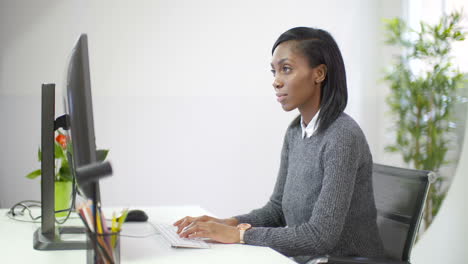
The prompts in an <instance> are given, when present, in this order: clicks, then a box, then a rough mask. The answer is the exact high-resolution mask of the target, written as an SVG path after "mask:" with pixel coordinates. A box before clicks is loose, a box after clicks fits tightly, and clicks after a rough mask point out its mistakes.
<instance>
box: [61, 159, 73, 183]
mask: <svg viewBox="0 0 468 264" xmlns="http://www.w3.org/2000/svg"><path fill="white" fill-rule="evenodd" d="M59 174H60V180H62V181H72V180H73V177H72V173H71V170H70V167H69V166H68V163H66V164H63V163H62V167H61V168H60V170H59Z"/></svg>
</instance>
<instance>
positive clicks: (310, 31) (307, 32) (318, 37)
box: [271, 27, 348, 132]
mask: <svg viewBox="0 0 468 264" xmlns="http://www.w3.org/2000/svg"><path fill="white" fill-rule="evenodd" d="M286 41H297V46H296V48H297V49H298V51H299V52H301V53H302V55H304V56H306V57H307V59H308V60H309V65H310V67H311V68H313V67H316V66H318V65H320V64H325V65H326V66H327V75H326V77H325V80H324V81H323V82H322V85H321V89H320V113H319V116H318V119H317V122H318V127H317V131H318V132H321V131H325V130H326V129H327V128H328V127H329V126H330V125H331V123H333V122H334V121H335V120H336V119H337V118H338V116H339V115H340V114H341V113H342V112H343V111H344V109H345V108H346V104H347V102H348V88H347V86H346V72H345V66H344V62H343V57H342V56H341V52H340V49H339V48H338V45H337V44H336V42H335V40H334V39H333V37H332V36H331V35H330V33H328V32H327V31H325V30H322V29H316V28H308V27H296V28H292V29H290V30H288V31H286V32H284V33H283V34H281V36H279V38H278V39H277V40H276V42H275V44H274V45H273V49H272V50H271V53H272V54H273V52H274V51H275V49H276V47H278V45H280V44H281V43H283V42H286Z"/></svg>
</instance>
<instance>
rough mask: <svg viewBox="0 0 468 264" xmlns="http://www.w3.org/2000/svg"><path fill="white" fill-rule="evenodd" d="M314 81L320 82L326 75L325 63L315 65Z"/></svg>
mask: <svg viewBox="0 0 468 264" xmlns="http://www.w3.org/2000/svg"><path fill="white" fill-rule="evenodd" d="M314 70H315V83H321V82H323V81H324V80H325V78H326V77H327V66H326V65H325V64H320V65H318V66H317V67H315V69H314Z"/></svg>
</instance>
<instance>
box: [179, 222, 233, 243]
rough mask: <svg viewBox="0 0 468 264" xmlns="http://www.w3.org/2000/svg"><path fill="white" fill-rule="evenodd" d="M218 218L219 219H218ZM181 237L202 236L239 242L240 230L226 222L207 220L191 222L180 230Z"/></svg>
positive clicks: (223, 241)
mask: <svg viewBox="0 0 468 264" xmlns="http://www.w3.org/2000/svg"><path fill="white" fill-rule="evenodd" d="M218 220H219V219H218ZM180 237H182V238H196V237H204V238H210V239H212V240H214V241H217V242H221V243H226V244H232V243H239V242H240V231H239V230H238V229H237V228H236V227H234V226H229V225H226V224H222V223H218V222H213V221H208V222H201V221H198V222H192V224H191V225H190V226H189V227H188V228H187V229H185V230H184V231H182V233H181V234H180Z"/></svg>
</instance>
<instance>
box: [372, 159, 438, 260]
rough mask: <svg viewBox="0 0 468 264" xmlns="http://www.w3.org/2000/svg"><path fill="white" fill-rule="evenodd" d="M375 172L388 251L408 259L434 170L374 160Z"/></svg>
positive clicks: (389, 254) (394, 256) (379, 220)
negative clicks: (392, 164) (396, 165)
mask: <svg viewBox="0 0 468 264" xmlns="http://www.w3.org/2000/svg"><path fill="white" fill-rule="evenodd" d="M372 176H373V179H372V180H373V186H374V197H375V205H376V207H377V226H378V228H379V232H380V236H381V238H382V241H383V244H384V248H385V253H386V255H387V257H389V258H392V259H395V260H400V261H409V257H410V254H411V248H412V247H413V244H414V241H415V239H416V235H417V232H418V228H419V225H420V222H421V219H422V215H423V208H424V203H425V201H426V197H427V193H428V190H429V184H430V183H431V182H432V181H433V180H434V173H432V172H430V171H422V170H411V169H403V168H397V167H391V166H385V165H381V164H375V163H374V168H373V173H372Z"/></svg>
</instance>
